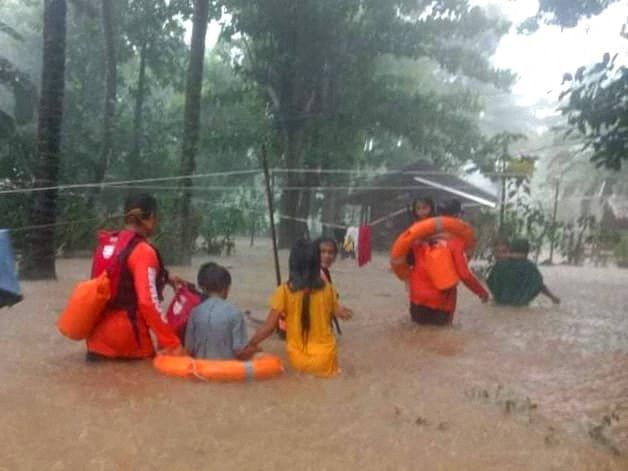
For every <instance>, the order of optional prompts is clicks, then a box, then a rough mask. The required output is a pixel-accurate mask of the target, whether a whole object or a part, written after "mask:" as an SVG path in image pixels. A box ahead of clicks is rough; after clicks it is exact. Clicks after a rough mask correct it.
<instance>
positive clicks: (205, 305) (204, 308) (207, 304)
mask: <svg viewBox="0 0 628 471" xmlns="http://www.w3.org/2000/svg"><path fill="white" fill-rule="evenodd" d="M211 305H212V299H211V298H207V299H205V300H203V301H201V303H200V304H198V305H196V306H194V308H193V309H192V310H191V311H190V316H194V315H201V314H203V313H205V312H208V311H209V310H210V308H211Z"/></svg>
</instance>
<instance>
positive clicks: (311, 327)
mask: <svg viewBox="0 0 628 471" xmlns="http://www.w3.org/2000/svg"><path fill="white" fill-rule="evenodd" d="M289 265H290V277H289V280H288V281H287V282H286V283H283V284H281V285H280V286H278V287H277V289H276V290H275V293H274V294H273V296H272V298H271V301H270V312H269V314H268V318H267V319H266V321H265V322H264V324H263V325H262V326H261V327H260V328H259V329H258V330H257V332H255V335H253V338H252V339H251V340H250V342H249V343H248V345H247V346H246V347H245V349H248V350H251V351H257V350H258V349H259V344H260V343H261V342H262V341H263V340H265V339H266V338H268V337H269V336H270V335H272V333H273V332H274V331H275V329H276V327H277V324H278V322H279V319H281V318H284V319H285V321H286V326H287V330H286V352H287V354H288V360H289V361H290V364H291V365H292V367H293V368H294V369H296V370H298V371H302V372H305V373H310V374H313V375H316V376H320V377H331V376H335V375H336V374H338V372H339V369H338V353H337V347H336V337H335V336H334V333H333V330H332V328H331V318H332V316H333V315H334V314H336V315H337V316H338V317H340V318H341V319H345V320H346V319H348V318H349V317H350V315H351V313H350V311H348V312H346V311H342V310H340V312H338V302H337V296H336V292H335V290H334V287H333V285H332V284H330V283H325V282H324V281H323V280H322V279H321V276H320V271H321V262H320V251H319V249H318V245H317V244H314V243H312V242H308V241H304V240H300V241H297V243H296V244H295V245H294V247H293V248H292V250H291V252H290V261H289Z"/></svg>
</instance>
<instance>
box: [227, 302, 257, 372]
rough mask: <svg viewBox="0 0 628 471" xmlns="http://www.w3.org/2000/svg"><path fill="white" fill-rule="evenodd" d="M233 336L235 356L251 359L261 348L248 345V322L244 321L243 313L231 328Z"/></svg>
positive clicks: (243, 359) (244, 359)
mask: <svg viewBox="0 0 628 471" xmlns="http://www.w3.org/2000/svg"><path fill="white" fill-rule="evenodd" d="M231 338H232V342H233V356H234V357H235V358H236V359H238V360H241V361H246V360H250V359H251V358H252V357H253V355H255V354H256V353H257V352H258V351H259V348H250V347H249V346H248V345H247V336H246V324H245V323H244V316H243V315H242V313H238V315H237V318H236V321H235V323H234V325H233V328H232V330H231Z"/></svg>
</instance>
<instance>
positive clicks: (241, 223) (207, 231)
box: [200, 207, 246, 255]
mask: <svg viewBox="0 0 628 471" xmlns="http://www.w3.org/2000/svg"><path fill="white" fill-rule="evenodd" d="M245 229H246V221H245V218H244V214H243V211H242V210H241V209H239V208H224V207H217V208H213V209H212V210H211V215H209V217H207V218H205V221H204V223H203V225H202V226H201V228H200V235H201V236H202V237H203V239H204V248H205V250H206V251H207V253H208V254H210V255H220V254H222V253H225V254H226V255H231V253H232V252H233V251H234V250H235V241H234V236H235V235H236V233H237V232H239V231H243V230H245Z"/></svg>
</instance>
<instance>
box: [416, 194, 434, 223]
mask: <svg viewBox="0 0 628 471" xmlns="http://www.w3.org/2000/svg"><path fill="white" fill-rule="evenodd" d="M418 204H424V205H426V206H429V207H430V215H431V216H436V203H434V200H433V199H432V198H430V197H429V196H426V197H424V198H416V199H415V200H414V201H412V217H413V218H416V207H417V205H418Z"/></svg>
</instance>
